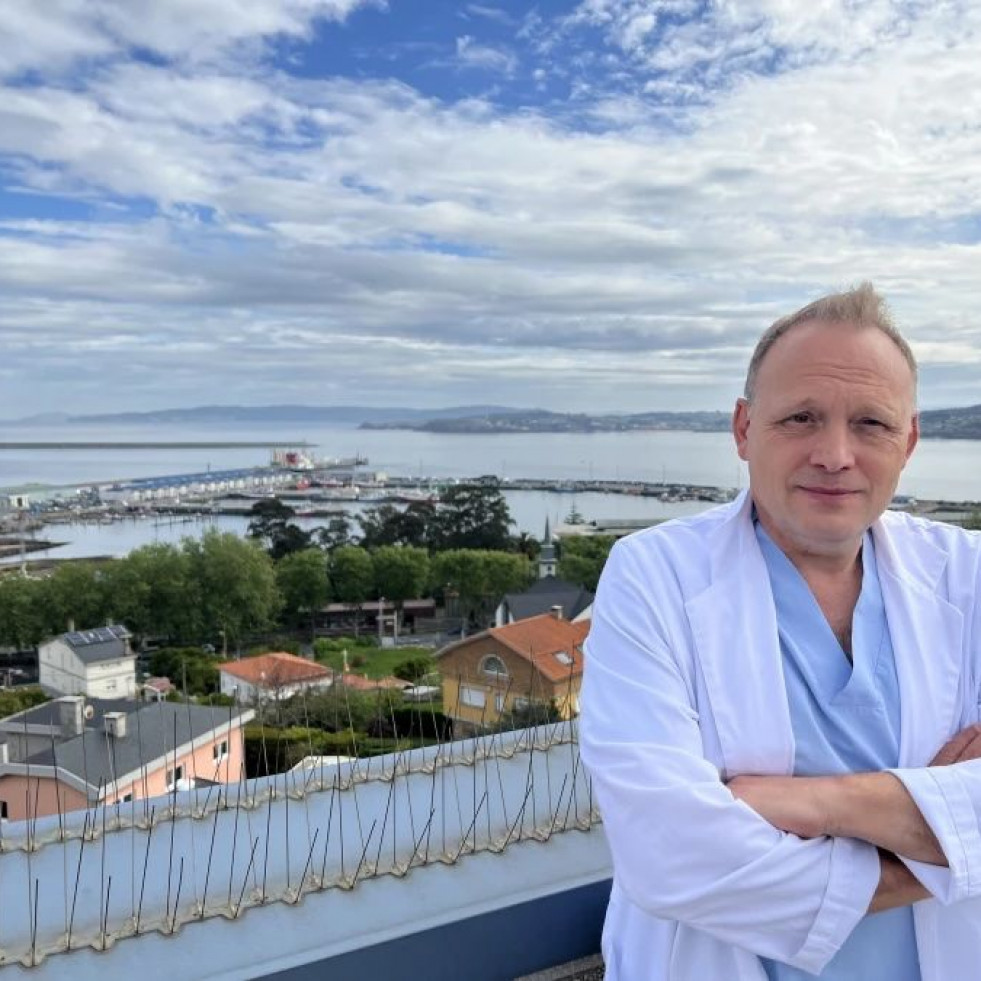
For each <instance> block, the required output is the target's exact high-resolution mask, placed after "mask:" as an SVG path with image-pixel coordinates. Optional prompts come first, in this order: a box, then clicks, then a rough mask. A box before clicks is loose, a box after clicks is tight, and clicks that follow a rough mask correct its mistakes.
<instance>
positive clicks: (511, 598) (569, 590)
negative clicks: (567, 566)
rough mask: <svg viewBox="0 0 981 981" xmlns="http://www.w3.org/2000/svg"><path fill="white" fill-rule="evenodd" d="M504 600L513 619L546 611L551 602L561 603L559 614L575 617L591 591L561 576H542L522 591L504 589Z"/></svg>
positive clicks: (553, 603)
mask: <svg viewBox="0 0 981 981" xmlns="http://www.w3.org/2000/svg"><path fill="white" fill-rule="evenodd" d="M503 602H504V603H505V604H506V605H507V607H508V609H509V610H510V611H511V616H512V617H513V618H514V619H515V620H524V619H527V618H528V617H533V616H537V615H538V614H540V613H548V612H549V611H550V610H551V609H552V607H553V606H561V607H562V615H563V616H564V617H567V618H568V619H570V620H574V619H575V618H576V617H577V616H579V614H580V613H582V612H583V610H585V609H587V608H588V607H589V605H590V604H591V603H592V602H593V594H592V593H591V592H590V591H589V590H588V589H583V588H582V587H581V586H577V585H575V584H574V583H571V582H566V581H565V580H564V579H557V578H556V577H555V576H543V577H542V578H541V579H537V580H535V582H534V584H533V585H532V586H530V587H529V588H528V589H526V590H525V591H524V592H523V593H507V594H506V595H505V596H504V600H503Z"/></svg>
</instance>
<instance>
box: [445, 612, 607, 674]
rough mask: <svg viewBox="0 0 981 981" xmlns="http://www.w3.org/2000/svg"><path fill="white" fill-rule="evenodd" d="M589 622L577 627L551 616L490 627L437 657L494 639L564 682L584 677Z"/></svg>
mask: <svg viewBox="0 0 981 981" xmlns="http://www.w3.org/2000/svg"><path fill="white" fill-rule="evenodd" d="M589 627H590V621H589V620H580V621H577V622H575V623H573V622H571V621H569V620H562V619H560V618H558V617H555V616H553V615H552V614H550V613H544V614H542V615H541V616H537V617H529V618H528V619H527V620H517V621H515V622H514V623H509V624H507V625H506V626H503V627H491V628H490V629H489V630H484V631H482V632H481V633H479V634H474V635H472V636H470V637H466V638H464V639H463V640H458V641H455V642H454V643H452V644H449V645H448V646H446V647H444V648H443V649H442V650H441V651H439V652H438V653H437V655H436V656H437V657H439V658H442V657H444V656H445V655H446V654H448V653H450V652H452V651H455V650H458V649H459V648H461V647H464V646H466V645H468V644H472V643H474V641H477V640H483V639H485V638H487V637H493V638H494V640H496V641H498V643H500V644H503V645H504V646H505V647H507V648H508V649H509V650H511V651H513V652H514V653H515V654H517V655H518V656H519V657H521V658H523V659H524V660H526V661H529V662H530V663H531V664H533V665H534V666H535V667H536V668H537V669H538V670H539V671H540V672H541V674H542V675H544V676H545V678H547V679H548V680H549V681H565V680H567V679H568V678H569V677H570V676H575V675H578V674H582V668H583V654H582V644H583V641H584V640H585V639H586V635H587V634H588V633H589Z"/></svg>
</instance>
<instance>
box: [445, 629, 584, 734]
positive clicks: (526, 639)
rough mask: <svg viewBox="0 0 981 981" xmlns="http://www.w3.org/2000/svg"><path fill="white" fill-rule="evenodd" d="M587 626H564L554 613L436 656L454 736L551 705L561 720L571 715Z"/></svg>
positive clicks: (469, 640)
mask: <svg viewBox="0 0 981 981" xmlns="http://www.w3.org/2000/svg"><path fill="white" fill-rule="evenodd" d="M589 624H590V621H589V620H580V621H577V622H574V623H573V622H570V621H568V620H563V619H562V617H561V614H560V612H559V611H554V612H552V613H545V614H542V615H541V616H537V617H529V618H528V619H526V620H517V621H515V622H514V623H509V624H507V625H506V626H503V627H491V628H490V629H489V630H485V631H483V632H482V633H479V634H474V636H472V637H467V638H465V639H464V640H458V641H456V642H455V643H452V644H449V645H448V646H447V647H444V648H443V649H442V650H440V651H439V652H438V653H437V655H436V657H437V659H438V661H439V669H440V673H441V674H442V677H443V711H444V712H445V713H446V714H447V715H448V716H449V717H450V718H452V719H453V723H454V726H455V727H456V730H457V732H465V731H476V730H479V729H483V728H486V727H490V726H494V725H496V724H497V723H498V722H499V721H500V719H501V716H503V715H505V714H507V713H509V712H514V711H520V710H522V709H524V708H527V707H529V706H533V705H547V704H549V703H551V704H554V706H555V708H556V709H557V710H558V713H559V715H560V717H561V718H563V719H567V718H570V717H571V716H573V715H576V714H577V713H578V711H579V688H580V685H581V683H582V668H583V654H582V644H583V641H584V640H585V639H586V635H587V634H588V633H589ZM533 714H534V713H532V715H533Z"/></svg>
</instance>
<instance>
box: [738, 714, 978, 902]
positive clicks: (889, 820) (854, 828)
mask: <svg viewBox="0 0 981 981" xmlns="http://www.w3.org/2000/svg"><path fill="white" fill-rule="evenodd" d="M978 758H981V726H969V727H968V728H967V729H964V730H962V731H961V732H959V733H958V734H957V735H956V736H954V737H953V739H951V740H950V741H949V742H948V743H946V745H944V746H943V747H942V748H941V750H940V752H939V753H938V754H937V755H936V756H935V757H934V759H933V760H932V761H931V763H930V765H931V766H949V765H950V764H953V763H960V762H963V761H965V760H974V759H978ZM728 786H729V790H730V791H732V793H733V795H734V796H735V797H737V798H738V799H739V800H741V801H743V802H744V803H746V804H748V805H749V806H750V807H751V808H753V810H754V811H756V812H757V813H758V814H759V815H760V816H761V817H763V818H765V819H766V820H767V821H768V822H769V823H770V824H772V825H773V826H774V827H776V828H779V829H780V830H781V831H787V832H791V833H792V834H796V835H798V836H799V837H801V838H818V837H821V836H829V837H833V838H858V839H860V840H862V841H867V842H869V843H870V844H873V845H876V846H877V847H878V848H879V858H880V867H881V871H880V878H879V886H878V888H877V889H876V892H875V895H874V896H873V898H872V902H871V904H870V906H869V912H870V913H875V912H879V911H881V910H885V909H892V908H894V907H897V906H907V905H909V904H910V903H914V902H917V901H918V900H921V899H926V898H927V897H928V896H929V893H928V892H927V890H926V889H925V888H924V887H923V886H922V885H921V884H920V882H919V881H918V880H917V879H916V877H915V876H914V875H913V874H912V872H910V871H909V869H908V868H907V867H906V866H905V865H904V864H903V863H902V862H901V861H899V859H898V858H897V857H896V856H897V855H902V856H903V857H904V858H909V859H915V860H917V861H920V862H927V863H930V864H932V865H942V866H945V865H947V859H946V856H945V855H944V853H943V851H942V850H941V848H940V844H939V842H938V841H937V838H936V836H935V835H934V833H933V831H932V830H931V829H930V826H929V825H928V824H927V822H926V821H925V820H924V818H923V815H922V814H921V813H920V811H919V809H918V808H917V806H916V803H915V802H914V800H913V798H912V797H911V796H910V794H909V792H908V791H907V790H906V788H905V786H903V784H902V782H901V781H900V780H898V779H897V778H896V777H894V776H893V775H892V774H891V773H854V774H846V775H844V776H833V777H756V776H741V777H736V778H734V779H733V780H731V781H730V782H729V784H728Z"/></svg>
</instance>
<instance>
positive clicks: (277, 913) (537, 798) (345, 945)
mask: <svg viewBox="0 0 981 981" xmlns="http://www.w3.org/2000/svg"><path fill="white" fill-rule="evenodd" d="M611 874H612V872H611V866H610V858H609V853H608V851H607V847H606V842H605V839H604V837H603V834H602V827H601V825H600V824H599V818H598V814H597V811H596V804H595V801H594V800H593V796H592V789H591V785H590V781H589V778H588V776H587V774H586V773H585V772H584V770H583V769H582V766H581V765H580V763H579V755H578V747H577V743H576V731H575V726H574V725H573V724H571V723H568V722H565V723H559V724H556V725H553V726H542V727H539V728H537V729H526V730H520V731H517V732H512V733H505V734H498V735H493V736H491V735H488V736H482V737H478V738H476V739H471V740H466V741H460V742H453V743H447V744H444V745H442V746H439V747H428V748H426V749H420V750H412V751H409V752H405V753H399V754H393V755H389V756H384V757H377V758H374V759H371V760H356V761H353V762H349V763H340V764H339V765H336V766H331V765H328V764H327V762H326V761H324V762H323V764H322V765H321V766H320V767H319V768H316V769H313V770H307V771H305V772H304V771H297V772H294V773H288V774H280V775H278V776H276V777H270V778H267V779H265V780H258V781H241V782H240V783H238V784H232V785H227V786H221V787H218V786H215V787H212V788H209V789H199V790H196V791H190V792H184V793H175V794H172V795H170V796H168V797H165V798H160V799H157V800H152V801H135V802H130V803H126V804H120V805H118V806H116V805H110V806H109V807H108V808H103V807H102V806H101V805H100V806H99V807H98V808H93V809H90V810H89V811H87V812H74V813H72V814H66V815H62V816H59V817H55V818H45V819H43V820H37V821H36V822H23V823H20V824H11V825H6V826H5V828H4V835H3V839H2V851H0V964H2V965H3V977H4V979H6V978H17V977H21V976H23V977H25V978H32V979H48V978H51V979H60V978H64V977H68V976H70V977H72V978H73V981H84V979H87V978H106V977H139V978H141V979H143V981H149V979H153V978H158V977H159V978H168V979H170V978H181V979H192V978H202V979H203V978H229V979H231V978H251V977H263V976H265V975H267V974H271V973H274V972H276V971H283V970H287V969H290V968H295V967H297V966H299V965H303V964H311V963H314V962H317V961H321V960H325V959H329V958H331V957H334V956H339V955H342V954H345V953H348V952H350V951H352V950H357V949H358V948H362V947H367V946H369V945H372V944H377V943H380V942H384V941H386V940H391V939H393V938H398V937H403V936H406V935H408V934H413V933H418V932H420V931H423V930H427V929H430V928H433V927H437V926H441V925H444V924H447V923H451V922H454V921H458V920H462V919H464V918H466V917H470V916H476V915H480V914H482V913H485V912H488V911H491V910H495V909H499V908H501V907H503V906H508V905H513V904H516V903H519V902H522V901H525V900H533V899H536V898H539V897H543V896H547V895H551V894H555V893H557V892H562V891H565V890H570V889H575V888H577V887H579V886H585V885H589V884H592V883H597V882H601V881H603V880H606V879H609V878H610V876H611Z"/></svg>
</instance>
